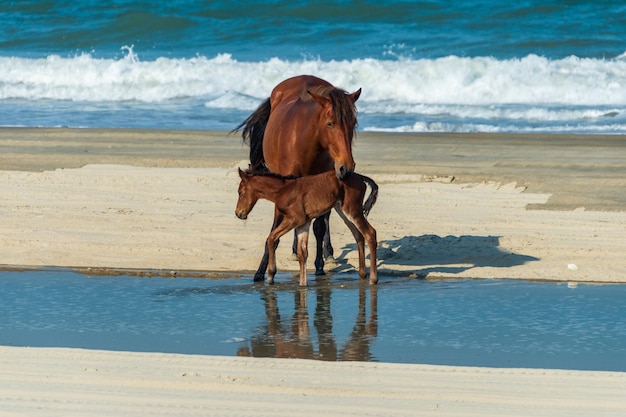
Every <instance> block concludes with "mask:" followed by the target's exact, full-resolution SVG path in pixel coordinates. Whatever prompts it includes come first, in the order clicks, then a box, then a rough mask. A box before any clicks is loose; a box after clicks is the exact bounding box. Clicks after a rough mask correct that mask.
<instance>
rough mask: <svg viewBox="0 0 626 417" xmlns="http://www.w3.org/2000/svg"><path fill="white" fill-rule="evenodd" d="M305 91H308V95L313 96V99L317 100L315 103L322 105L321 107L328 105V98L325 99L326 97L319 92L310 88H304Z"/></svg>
mask: <svg viewBox="0 0 626 417" xmlns="http://www.w3.org/2000/svg"><path fill="white" fill-rule="evenodd" d="M306 92H307V93H309V95H310V96H311V97H313V100H315V101H317V103H318V104H319V105H320V106H322V107H326V106H328V105H330V100H329V99H327V98H326V97H322V96H320V95H319V94H315V93H314V92H312V91H311V90H306Z"/></svg>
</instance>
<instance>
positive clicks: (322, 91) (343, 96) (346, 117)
mask: <svg viewBox="0 0 626 417" xmlns="http://www.w3.org/2000/svg"><path fill="white" fill-rule="evenodd" d="M311 91H313V92H314V93H316V94H319V95H321V96H322V97H327V98H328V99H329V100H330V104H331V106H333V112H334V116H335V120H337V123H338V124H339V125H340V126H354V127H353V128H352V134H353V137H354V134H355V133H356V126H357V123H358V122H357V118H356V106H355V105H354V103H353V102H352V100H351V99H350V95H349V94H348V92H347V91H346V90H342V89H341V88H337V87H325V88H324V87H318V88H312V89H311Z"/></svg>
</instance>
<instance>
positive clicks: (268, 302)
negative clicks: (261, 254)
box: [237, 284, 378, 361]
mask: <svg viewBox="0 0 626 417" xmlns="http://www.w3.org/2000/svg"><path fill="white" fill-rule="evenodd" d="M309 291H311V289H307V288H303V287H299V288H297V289H296V290H295V291H294V293H293V294H294V310H293V315H292V316H291V318H287V319H284V318H283V317H282V316H281V314H280V311H279V308H278V290H277V289H276V288H275V287H267V288H264V289H263V292H262V295H261V299H262V300H263V302H264V305H265V314H266V317H267V323H266V324H264V325H263V326H261V327H260V328H259V330H258V332H257V333H256V334H255V335H253V336H252V338H251V340H250V345H249V346H243V347H241V348H239V350H238V352H237V355H238V356H255V357H275V358H299V359H319V360H326V361H337V360H343V361H369V360H372V359H373V356H372V353H371V344H372V343H373V341H374V339H375V338H376V336H377V335H378V308H377V305H378V298H377V288H376V287H375V286H373V287H369V288H368V287H366V286H364V285H359V290H358V291H359V305H358V310H357V315H356V320H355V324H354V326H353V328H352V332H351V333H350V335H349V336H348V338H347V340H346V341H345V343H343V346H342V347H341V348H339V347H338V346H337V342H336V340H335V335H334V334H333V317H332V314H331V293H332V287H331V286H329V285H327V284H326V285H324V284H322V285H319V286H317V287H316V289H315V294H316V306H315V313H314V317H313V326H314V328H315V333H316V334H317V343H315V342H314V341H313V339H312V335H311V329H310V316H309V309H308V305H307V304H308V303H307V299H308V295H309ZM367 291H369V292H370V297H369V316H368V315H367V310H368V308H367V299H368V297H367ZM316 346H317V349H316Z"/></svg>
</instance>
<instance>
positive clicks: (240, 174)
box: [237, 168, 247, 180]
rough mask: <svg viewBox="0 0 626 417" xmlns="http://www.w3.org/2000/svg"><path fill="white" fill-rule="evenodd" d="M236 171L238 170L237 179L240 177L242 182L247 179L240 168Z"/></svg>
mask: <svg viewBox="0 0 626 417" xmlns="http://www.w3.org/2000/svg"><path fill="white" fill-rule="evenodd" d="M237 170H239V177H240V178H241V179H242V180H245V179H247V178H246V173H245V172H243V171H242V170H241V168H237Z"/></svg>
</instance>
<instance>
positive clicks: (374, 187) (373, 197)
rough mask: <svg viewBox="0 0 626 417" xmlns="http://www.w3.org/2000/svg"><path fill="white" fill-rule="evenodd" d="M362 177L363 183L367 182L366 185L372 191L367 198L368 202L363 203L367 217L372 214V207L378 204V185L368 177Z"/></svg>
mask: <svg viewBox="0 0 626 417" xmlns="http://www.w3.org/2000/svg"><path fill="white" fill-rule="evenodd" d="M361 176H362V177H363V181H365V183H366V184H368V185H369V186H370V188H371V189H372V192H371V193H370V195H369V196H368V197H367V200H365V203H363V214H364V215H365V217H367V215H368V214H370V210H371V209H372V207H374V204H376V199H377V198H378V184H376V182H375V181H374V180H373V179H371V178H370V177H366V176H365V175H361Z"/></svg>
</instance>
